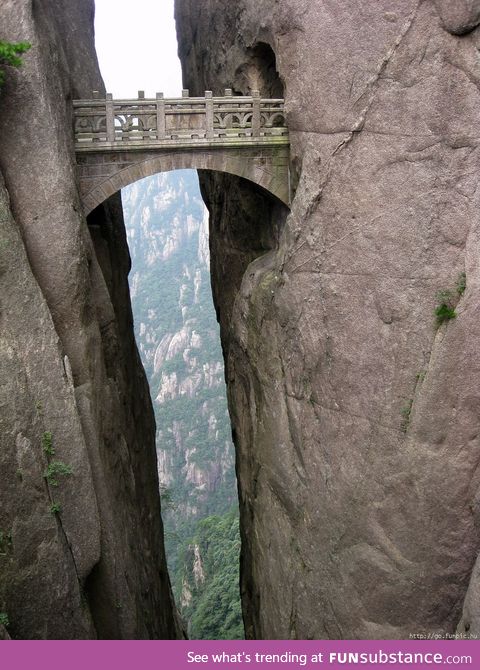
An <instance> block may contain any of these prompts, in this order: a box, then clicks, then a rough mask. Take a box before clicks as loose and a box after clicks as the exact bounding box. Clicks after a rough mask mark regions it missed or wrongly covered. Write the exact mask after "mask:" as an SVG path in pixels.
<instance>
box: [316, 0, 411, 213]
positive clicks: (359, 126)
mask: <svg viewBox="0 0 480 670" xmlns="http://www.w3.org/2000/svg"><path fill="white" fill-rule="evenodd" d="M422 2H423V0H418V1H417V4H416V5H415V8H414V10H413V11H412V12H411V13H410V15H409V16H408V17H407V19H406V21H405V23H404V25H403V28H402V30H401V31H400V34H399V35H398V36H397V38H396V40H395V41H394V43H393V45H392V46H391V47H390V49H389V50H388V51H387V53H386V54H385V56H384V57H383V58H382V60H381V61H380V64H379V65H378V67H377V69H376V71H375V73H374V74H373V75H372V76H371V77H370V79H369V81H368V82H367V84H366V88H365V90H364V91H363V93H361V94H360V95H359V96H358V98H357V99H356V100H355V101H354V103H353V105H352V106H355V105H356V104H357V103H358V102H360V101H361V100H362V98H364V97H365V96H367V95H369V96H370V99H369V100H368V102H367V104H366V105H365V107H364V108H363V110H362V111H361V112H360V115H359V117H358V118H357V120H356V121H355V123H354V124H353V127H352V128H351V129H350V130H349V131H348V133H347V135H346V136H345V137H343V139H342V140H341V141H340V142H339V143H338V145H337V146H336V147H335V149H334V150H333V152H332V153H331V154H330V156H329V158H328V159H327V164H326V174H325V177H324V179H323V181H322V183H321V185H320V188H319V190H318V193H317V194H316V196H315V197H314V198H313V199H312V201H311V202H310V203H309V205H308V207H307V209H306V212H305V218H309V217H310V216H311V214H312V213H313V212H314V211H315V210H316V208H317V206H318V203H319V202H320V200H321V199H322V196H323V191H324V189H325V187H326V186H327V184H328V183H329V181H330V175H331V166H332V161H333V158H334V157H335V156H336V155H337V154H338V153H339V152H340V151H341V150H342V149H344V148H345V147H346V146H348V145H349V144H350V143H351V142H352V140H353V138H354V137H355V136H356V135H358V134H359V133H360V132H361V131H362V130H363V127H364V125H365V121H366V118H367V114H368V112H369V111H370V108H371V106H372V104H373V102H374V100H375V87H376V84H377V82H378V81H379V79H380V78H381V76H382V74H383V73H384V71H385V70H386V68H387V66H388V64H389V63H390V61H391V60H392V58H393V57H394V56H395V53H396V52H397V50H398V48H399V46H400V44H401V43H402V41H403V40H404V39H405V37H406V35H407V34H408V32H409V31H410V29H411V27H412V25H413V22H414V20H415V18H416V15H417V12H418V8H419V6H420V5H421V3H422ZM335 134H336V133H335Z"/></svg>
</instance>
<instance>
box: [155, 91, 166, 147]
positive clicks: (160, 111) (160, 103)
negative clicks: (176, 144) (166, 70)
mask: <svg viewBox="0 0 480 670" xmlns="http://www.w3.org/2000/svg"><path fill="white" fill-rule="evenodd" d="M165 134H166V123H165V100H164V99H163V93H157V140H163V139H165Z"/></svg>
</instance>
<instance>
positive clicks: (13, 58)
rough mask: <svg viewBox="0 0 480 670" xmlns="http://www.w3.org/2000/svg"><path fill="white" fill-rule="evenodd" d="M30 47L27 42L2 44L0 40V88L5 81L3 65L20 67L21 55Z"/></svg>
mask: <svg viewBox="0 0 480 670" xmlns="http://www.w3.org/2000/svg"><path fill="white" fill-rule="evenodd" d="M31 46H32V45H31V44H30V43H29V42H16V43H13V42H3V41H2V40H0V88H1V87H2V86H3V83H4V81H5V71H4V70H3V66H4V65H10V66H12V67H21V65H22V59H21V58H20V55H21V54H24V53H25V52H26V51H28V50H29V49H30V47H31Z"/></svg>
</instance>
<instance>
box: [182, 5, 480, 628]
mask: <svg viewBox="0 0 480 670" xmlns="http://www.w3.org/2000/svg"><path fill="white" fill-rule="evenodd" d="M176 19H177V30H178V34H179V45H180V46H179V52H180V56H181V60H182V64H183V72H184V85H185V86H186V87H189V88H190V90H191V92H192V93H193V94H201V93H202V92H203V90H204V89H213V91H214V92H215V93H217V94H220V93H221V92H222V90H223V88H224V87H231V86H233V89H234V90H235V91H236V92H238V93H247V92H248V91H249V90H251V89H254V88H260V90H261V92H262V93H263V95H279V94H280V95H281V94H282V93H284V94H285V98H286V108H287V112H288V125H289V128H290V138H291V155H292V177H293V178H298V188H297V191H296V196H295V198H294V200H293V203H292V207H291V211H290V213H289V215H288V217H287V216H286V212H285V211H284V210H283V209H282V208H281V207H279V206H278V205H275V204H273V203H272V202H271V201H269V200H268V199H267V198H266V197H265V196H264V195H263V194H261V193H259V192H258V191H256V190H255V189H254V187H253V186H251V185H249V184H247V183H246V182H242V181H240V180H238V179H235V178H233V177H227V176H220V175H211V174H210V175H207V174H204V175H203V176H202V178H201V182H202V188H203V193H204V195H205V200H206V202H207V204H208V207H209V209H210V230H211V252H212V273H213V277H212V281H213V290H214V295H215V300H216V306H217V313H218V317H219V320H220V324H221V330H222V343H223V348H224V354H225V359H226V367H227V379H228V392H229V404H230V411H231V415H232V421H233V429H234V435H235V442H236V449H237V474H238V477H239V485H240V506H241V532H242V540H243V549H242V566H241V570H242V591H243V607H244V615H245V618H246V623H247V635H248V636H249V637H256V638H285V637H287V638H288V637H297V638H324V637H325V638H328V637H331V638H336V637H340V638H349V637H353V638H361V637H365V638H382V637H387V638H401V637H407V638H408V637H409V636H410V635H412V634H413V635H415V634H421V633H426V632H429V633H433V632H435V633H438V634H440V635H442V634H447V633H450V634H451V633H453V632H454V631H455V630H456V628H457V626H458V627H459V630H460V631H461V632H467V633H468V632H470V633H474V634H477V635H479V634H480V608H479V599H478V591H479V588H480V586H479V584H480V582H479V580H480V577H479V568H478V566H477V567H474V566H475V562H476V559H477V555H478V550H479V544H480V538H479V523H480V507H479V499H480V498H479V493H480V491H479V476H480V473H479V471H478V468H477V465H478V462H479V457H480V438H479V434H480V391H479V389H480V362H479V357H478V352H479V350H480V327H479V323H480V321H479V310H480V301H479V288H480V265H479V261H478V259H479V257H480V253H479V252H480V248H479V247H480V227H479V224H480V220H479V211H480V209H479V202H478V201H479V194H480V191H479V189H478V174H479V168H480V165H479V140H478V138H479V132H478V118H479V109H480V95H479V82H480V70H479V65H478V51H477V49H478V47H479V45H480V42H479V38H480V35H479V31H478V29H475V28H476V26H477V25H478V23H479V22H480V6H479V3H478V2H477V1H474V0H458V1H457V2H455V3H451V2H448V0H445V1H444V0H423V1H422V0H398V2H395V3H393V4H392V3H391V2H387V1H386V0H379V1H378V2H374V3H368V2H367V3H357V2H353V1H352V0H347V1H346V2H342V3H339V2H337V1H336V0H322V1H321V2H320V1H319V0H315V1H313V2H312V1H311V0H308V1H307V0H264V1H263V2H258V1H257V0H238V2H235V3H227V2H224V1H223V0H206V1H205V2H202V3H198V2H197V1H196V0H176ZM465 278H466V289H465V290H463V285H464V284H465ZM446 292H449V293H446ZM445 301H446V302H448V303H449V305H447V307H449V309H450V310H451V311H450V316H451V317H453V318H445V319H443V321H442V322H441V323H440V321H441V320H442V319H441V318H438V319H436V318H435V316H434V310H435V309H436V308H441V307H442V303H443V302H445Z"/></svg>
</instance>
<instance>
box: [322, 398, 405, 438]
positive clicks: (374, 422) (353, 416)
mask: <svg viewBox="0 0 480 670" xmlns="http://www.w3.org/2000/svg"><path fill="white" fill-rule="evenodd" d="M311 402H312V404H313V405H315V406H316V407H320V409H323V410H325V411H326V412H338V413H339V414H345V415H346V416H348V417H349V418H350V419H352V421H353V420H354V419H361V420H362V421H366V422H367V423H369V424H372V425H374V426H380V428H385V430H390V431H393V432H395V433H402V432H403V431H402V430H401V429H400V428H397V427H395V426H393V425H388V424H386V423H382V422H381V421H377V420H376V419H372V417H370V416H364V415H363V414H355V413H354V412H350V411H348V410H346V409H344V408H342V407H328V406H327V405H322V403H320V402H318V401H317V400H312V401H311Z"/></svg>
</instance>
